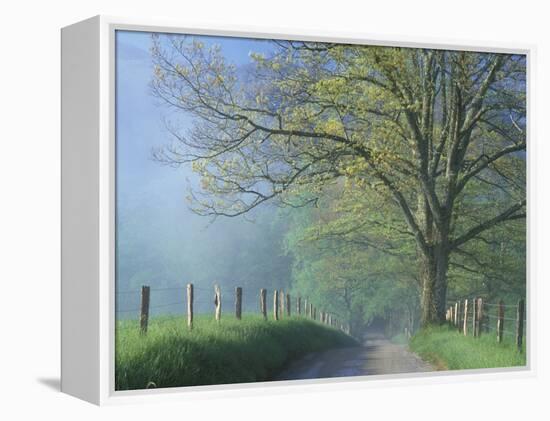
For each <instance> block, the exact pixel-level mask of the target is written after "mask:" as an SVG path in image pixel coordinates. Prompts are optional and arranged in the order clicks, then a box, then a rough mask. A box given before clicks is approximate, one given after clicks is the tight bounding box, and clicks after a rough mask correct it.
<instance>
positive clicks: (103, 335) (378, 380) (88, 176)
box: [61, 16, 536, 405]
mask: <svg viewBox="0 0 550 421" xmlns="http://www.w3.org/2000/svg"><path fill="white" fill-rule="evenodd" d="M116 30H130V31H132V30H134V31H148V32H170V33H183V34H203V35H221V36H234V37H249V38H267V39H285V40H294V39H295V40H311V41H326V42H340V43H352V44H353V43H356V44H369V45H383V46H404V47H425V48H439V49H455V50H457V49H458V50H468V51H490V52H502V53H519V54H526V55H527V63H528V84H527V86H528V126H530V124H531V122H530V106H531V95H530V92H532V90H533V86H532V79H531V68H532V58H533V55H534V47H533V46H529V45H509V44H506V45H498V44H487V43H483V42H479V43H467V44H461V43H460V42H457V41H452V40H441V41H439V40H437V41H434V40H427V39H412V40H411V39H399V38H394V39H388V38H385V37H378V36H375V35H365V34H350V33H328V32H327V33H324V32H323V33H320V32H312V31H304V30H299V29H296V30H292V31H288V32H287V31H281V30H279V29H277V28H265V29H264V28H262V29H261V30H259V29H258V28H255V27H233V26H230V25H223V26H213V25H207V26H200V25H198V26H195V25H189V24H187V25H186V24H181V23H178V22H169V21H160V20H153V19H127V18H115V17H107V16H96V17H93V18H91V19H88V20H85V21H82V22H79V23H76V24H74V25H71V26H67V27H65V28H63V29H62V31H61V43H62V66H61V67H62V75H61V76H62V92H61V97H62V344H61V349H62V357H61V358H62V377H61V389H62V391H63V392H65V393H68V394H70V395H73V396H76V397H78V398H81V399H84V400H86V401H89V402H92V403H94V404H98V405H104V404H117V403H130V402H138V401H141V400H150V401H158V400H170V399H175V400H181V399H184V398H185V399H189V398H192V399H196V398H204V397H215V396H228V395H229V396H242V394H243V393H245V394H250V395H254V394H262V393H266V391H268V392H271V393H295V392H296V391H312V390H333V389H334V388H338V389H341V388H369V387H380V386H382V385H391V384H403V383H406V384H410V385H415V384H419V383H421V384H424V383H441V382H451V381H457V380H458V381H463V380H471V379H475V378H477V377H478V376H483V377H485V378H494V377H497V378H515V377H525V376H532V375H534V373H535V366H536V359H535V358H536V356H535V355H534V353H533V349H534V347H533V346H532V338H531V334H530V333H531V332H532V331H533V317H532V316H533V313H534V312H535V308H534V306H535V302H534V301H532V300H530V299H529V298H530V297H531V296H533V293H534V289H535V286H534V285H533V283H532V282H531V279H530V276H529V275H530V271H529V270H528V276H527V300H528V302H529V306H528V308H527V315H528V316H527V320H528V324H527V338H528V342H529V343H528V346H527V350H528V351H527V352H528V359H527V361H528V365H527V366H526V367H525V368H524V367H521V368H509V369H483V370H464V371H460V372H453V373H449V372H434V373H421V374H400V375H384V376H368V377H367V376H363V377H349V378H337V379H318V380H299V381H283V382H271V383H254V384H234V385H216V386H197V387H181V388H170V389H154V390H139V391H115V390H114V292H115V291H114V285H115V283H114V263H115V259H114V244H115V209H114V206H115V201H114V197H115V196H114V195H115V187H114V186H115V184H114V182H115V159H114V157H115V149H114V147H115V127H114V100H115V89H114V86H115V73H114V65H115V60H114V34H115V31H116ZM530 132H531V130H529V129H528V133H527V136H528V139H527V141H528V142H530V140H531V139H530ZM529 160H530V155H528V161H529ZM528 172H529V173H530V172H531V166H530V165H529V164H528ZM528 179H529V177H528ZM527 195H528V197H527V200H529V197H530V188H529V184H528V193H527ZM528 212H529V213H530V207H528ZM530 219H531V218H528V221H529V220H530ZM527 240H528V241H527V242H528V244H530V243H531V238H530V235H529V226H528V238H527ZM529 256H530V253H529V252H528V265H527V266H528V268H529V267H530V265H529V259H530V257H529ZM366 380H368V381H366Z"/></svg>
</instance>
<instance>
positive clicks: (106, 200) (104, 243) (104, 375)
mask: <svg viewBox="0 0 550 421" xmlns="http://www.w3.org/2000/svg"><path fill="white" fill-rule="evenodd" d="M116 30H124V31H143V32H166V33H181V34H197V35H216V36H232V37H243V38H265V39H285V40H305V41H320V42H335V43H349V44H366V45H380V46H400V47H411V48H433V49H445V50H464V51H479V52H496V53H507V54H525V55H526V56H527V143H528V153H527V173H528V174H527V201H528V206H527V214H528V217H527V278H526V279H527V285H526V289H527V297H526V299H527V343H526V352H527V366H526V367H512V368H501V369H479V370H460V371H444V372H443V371H442V372H430V373H408V374H395V375H376V376H354V377H341V378H330V379H315V380H291V381H277V382H257V383H246V384H242V383H240V384H230V385H212V386H193V387H175V388H163V389H151V390H136V391H115V390H114V384H115V382H114V375H115V372H114V357H115V353H114V347H115V341H114V331H115V323H114V320H115V313H114V310H115V305H114V303H115V300H114V294H115V246H116V244H115V204H116V203H115V107H114V105H115V95H116V92H115V72H114V70H115V54H114V53H115V51H114V49H115V31H116ZM100 44H101V45H100V89H101V92H100V122H99V127H100V152H99V157H100V158H99V159H100V162H99V169H100V175H99V187H100V188H99V195H100V198H99V199H100V200H99V202H100V209H99V227H100V233H99V244H100V251H99V256H100V271H99V274H100V288H99V290H100V293H99V299H100V303H99V307H100V329H99V332H100V338H99V343H100V350H99V352H100V370H101V373H100V404H101V405H104V404H109V405H111V404H129V403H140V402H145V401H147V402H167V401H182V400H184V399H193V400H196V399H207V398H216V397H226V398H227V397H245V396H258V395H263V394H265V393H266V392H267V393H271V394H290V393H297V392H301V393H305V392H313V391H323V392H330V391H335V390H358V389H365V390H366V389H369V388H372V387H377V388H379V387H395V386H415V385H425V384H428V385H431V384H447V383H457V382H468V381H480V380H501V379H514V378H515V379H517V378H531V377H535V376H536V355H535V348H536V338H533V337H532V333H533V332H535V331H536V329H535V327H536V320H534V317H533V315H534V314H535V313H536V312H535V306H536V302H535V300H532V297H536V293H535V292H536V291H535V285H534V282H533V281H532V279H531V275H532V273H533V272H532V266H531V265H533V264H534V263H535V262H534V261H533V253H532V251H531V247H533V245H534V244H536V241H535V240H536V238H535V236H536V232H534V233H533V232H531V227H532V222H531V221H532V218H533V216H534V215H533V211H532V209H533V208H534V207H535V203H534V201H533V196H532V194H531V192H532V175H533V174H534V168H533V164H534V160H533V159H532V158H531V156H532V155H533V153H534V149H535V147H534V145H533V144H532V142H531V141H532V138H531V133H532V127H534V126H533V125H532V121H531V119H532V115H533V114H532V112H531V106H532V104H534V101H533V98H532V95H533V93H534V92H535V90H534V89H533V81H534V77H533V76H534V75H533V71H534V68H535V66H533V61H534V58H535V53H536V51H535V46H534V45H526V44H510V43H495V42H482V41H468V42H467V43H461V42H460V41H457V40H450V39H437V40H435V39H428V38H419V37H414V38H412V39H411V38H408V37H402V36H395V37H387V36H378V35H373V34H362V33H361V34H358V33H347V32H340V31H338V32H334V31H324V30H319V31H311V30H304V29H296V28H264V27H262V28H259V27H255V26H243V25H239V26H237V25H212V24H198V23H189V22H187V23H185V22H175V21H172V20H159V19H151V18H144V19H141V18H140V19H136V18H119V17H111V16H100Z"/></svg>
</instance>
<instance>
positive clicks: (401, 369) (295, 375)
mask: <svg viewBox="0 0 550 421" xmlns="http://www.w3.org/2000/svg"><path fill="white" fill-rule="evenodd" d="M433 370H434V368H433V367H432V366H430V365H429V364H428V363H426V362H424V361H422V360H421V359H420V358H419V357H418V356H416V355H415V354H413V353H411V352H410V351H408V350H407V348H406V346H405V345H397V344H394V343H391V342H390V341H389V340H388V339H386V338H385V337H384V335H383V334H381V333H370V334H367V335H366V336H365V338H364V341H363V345H362V346H359V347H352V348H340V349H330V350H328V351H324V352H318V353H314V354H310V355H307V356H306V357H304V358H302V359H300V360H298V361H296V362H294V363H292V364H290V365H289V366H288V367H287V368H286V369H285V370H284V371H283V372H282V373H280V374H279V375H278V376H277V377H276V378H275V380H298V379H318V378H324V377H345V376H366V375H373V374H396V373H412V372H426V371H433Z"/></svg>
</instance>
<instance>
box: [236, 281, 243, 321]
mask: <svg viewBox="0 0 550 421" xmlns="http://www.w3.org/2000/svg"><path fill="white" fill-rule="evenodd" d="M242 314H243V289H242V288H241V287H237V288H235V317H236V318H237V320H241V317H242Z"/></svg>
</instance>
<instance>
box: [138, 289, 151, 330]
mask: <svg viewBox="0 0 550 421" xmlns="http://www.w3.org/2000/svg"><path fill="white" fill-rule="evenodd" d="M150 292H151V289H150V288H149V287H148V286H147V285H143V286H142V287H141V312H140V317H139V328H140V331H141V333H142V334H146V333H147V325H148V324H149V298H150Z"/></svg>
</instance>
